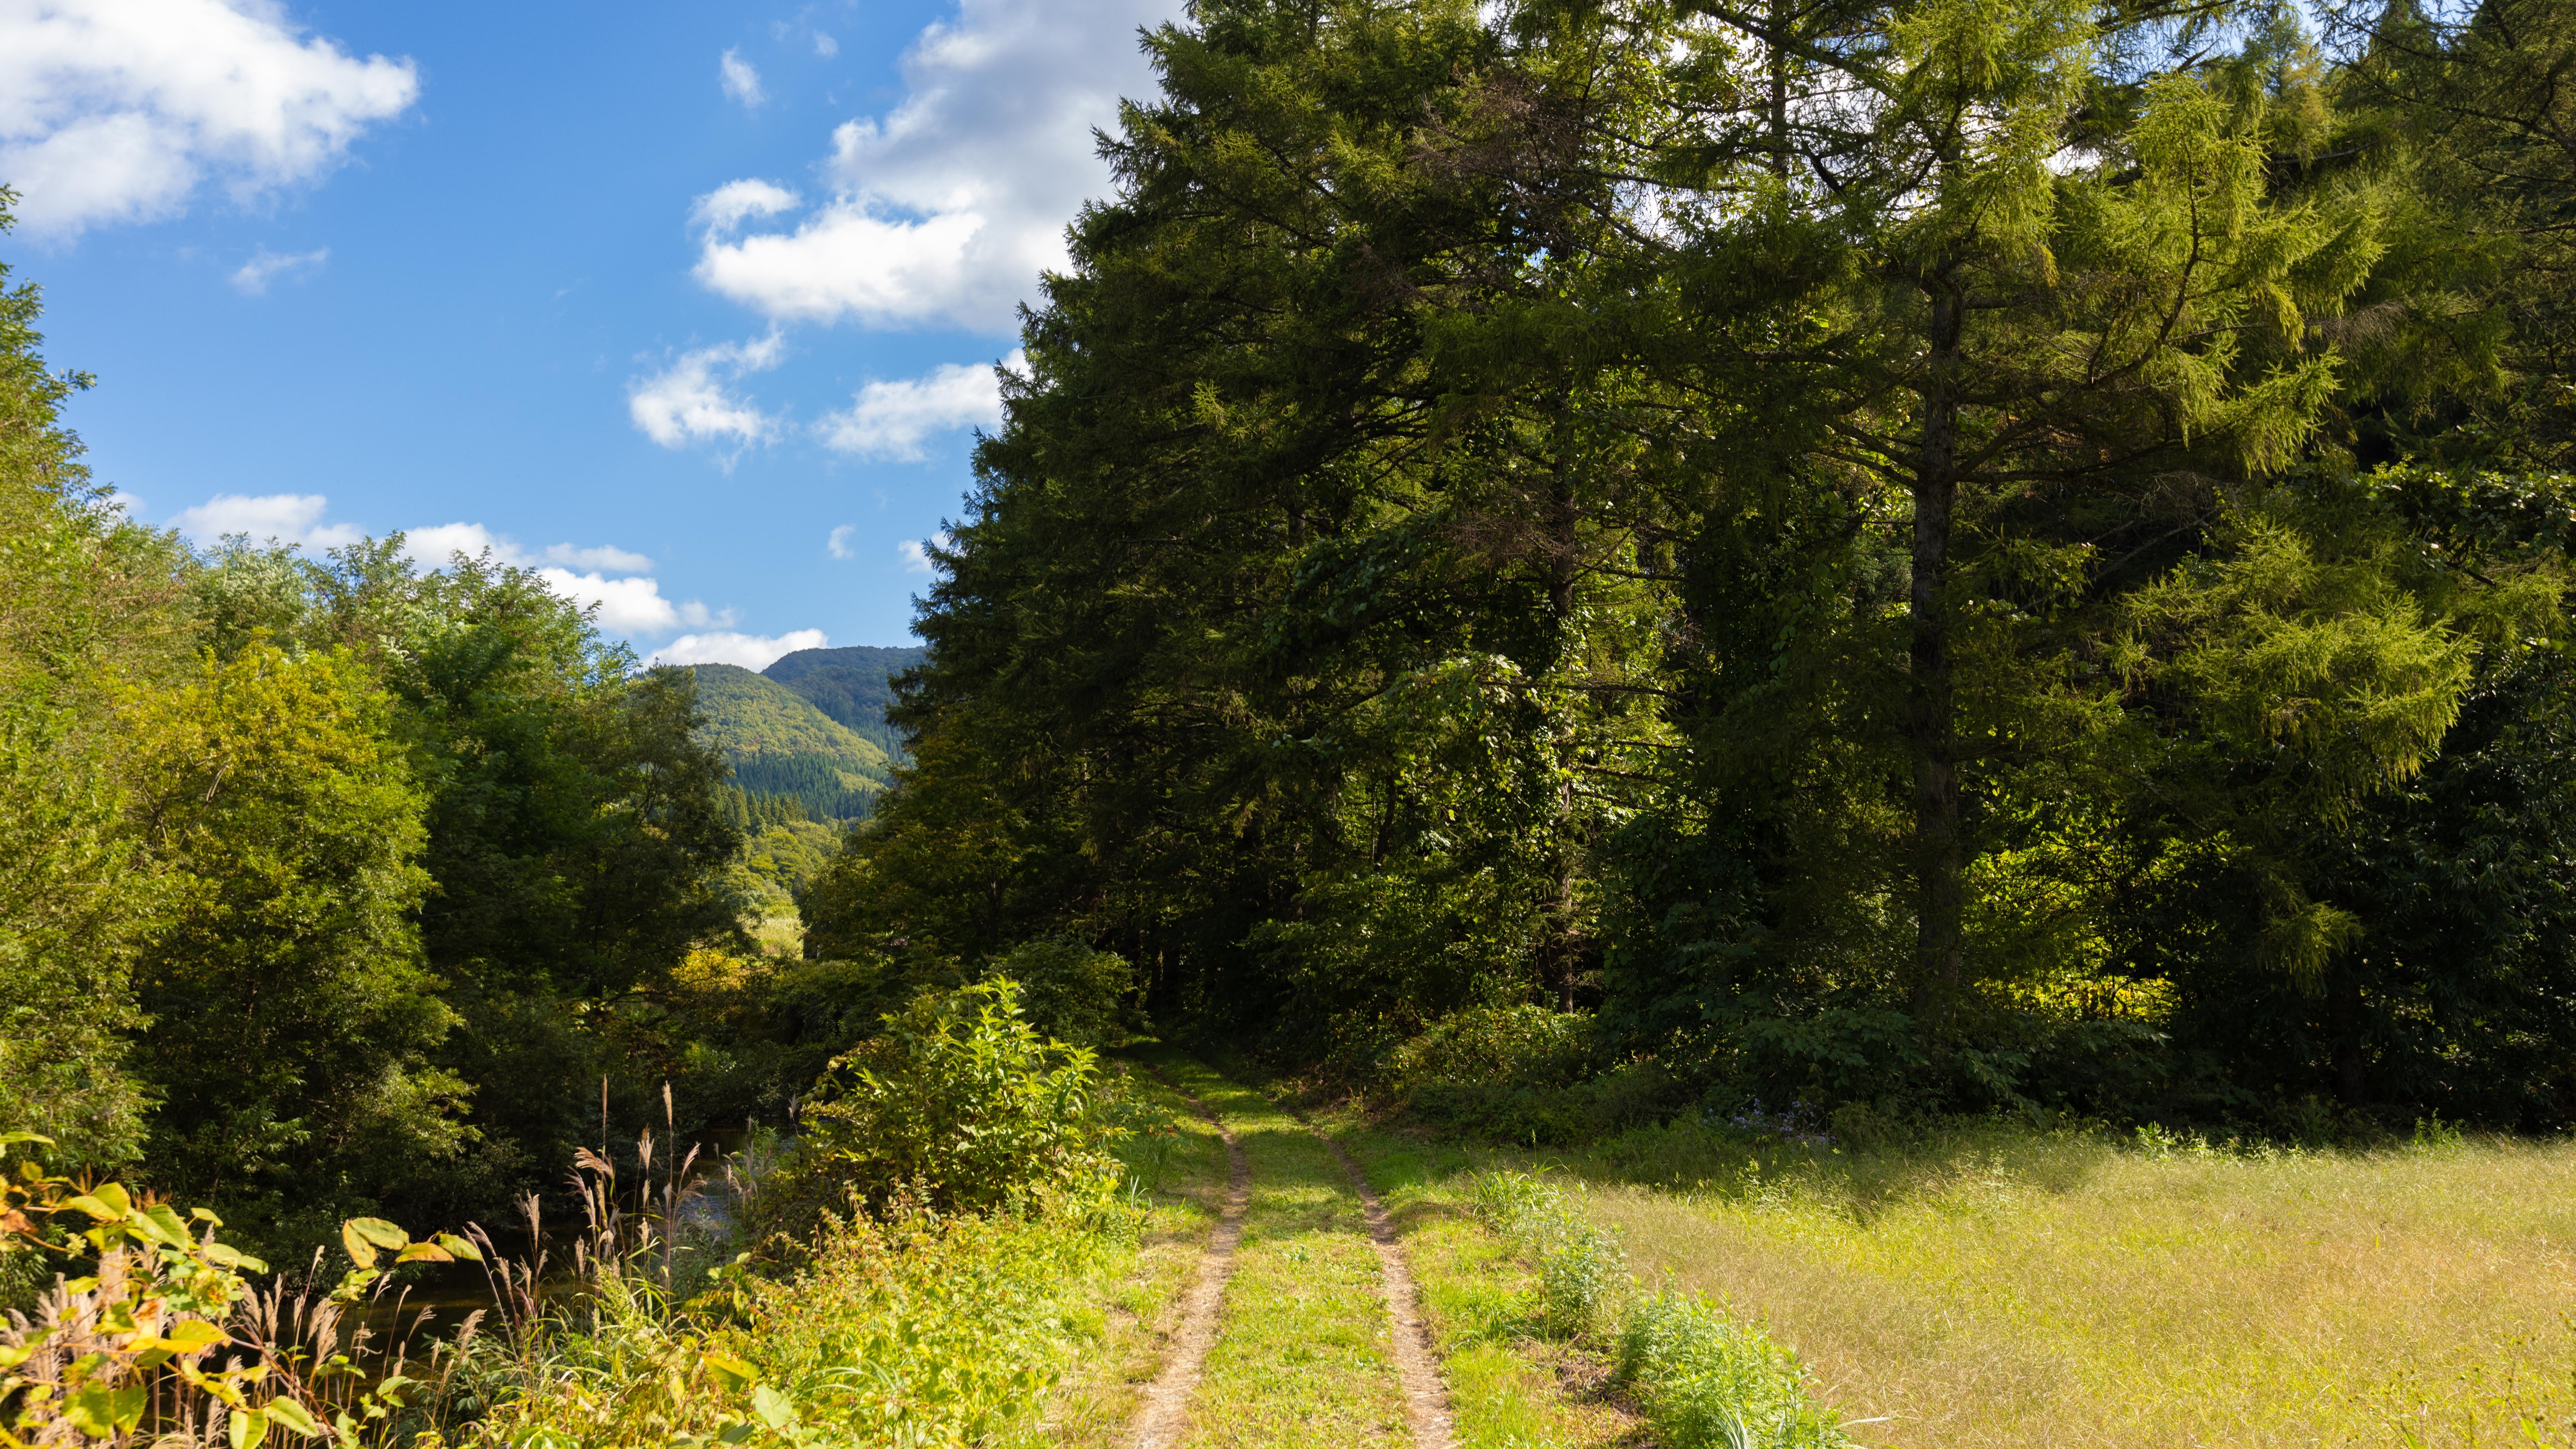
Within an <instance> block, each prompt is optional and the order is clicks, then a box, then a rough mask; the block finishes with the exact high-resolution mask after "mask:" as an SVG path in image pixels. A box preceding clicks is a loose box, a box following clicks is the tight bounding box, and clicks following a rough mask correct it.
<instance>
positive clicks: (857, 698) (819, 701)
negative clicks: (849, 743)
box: [761, 644, 927, 762]
mask: <svg viewBox="0 0 2576 1449" xmlns="http://www.w3.org/2000/svg"><path fill="white" fill-rule="evenodd" d="M926 652H927V651H926V650H922V649H917V648H916V649H886V648H878V647H875V646H872V645H865V644H859V645H852V646H850V647H848V648H844V649H799V650H797V651H796V652H795V653H793V654H790V655H787V656H785V657H784V658H781V659H779V660H778V661H777V662H776V663H774V664H771V665H770V666H769V667H768V668H767V669H764V670H762V671H761V673H762V674H764V675H767V676H768V677H769V678H771V679H774V680H776V681H778V682H779V683H781V684H783V685H786V686H787V687H788V688H789V689H792V690H794V691H796V692H797V693H798V694H800V695H803V696H804V697H805V698H806V699H807V700H809V701H811V702H812V703H813V705H814V707H815V708H816V709H819V710H821V711H822V712H823V713H825V714H827V715H830V716H831V717H832V718H833V719H835V720H837V721H839V722H840V723H841V724H843V725H845V726H847V727H848V728H849V729H850V731H851V732H852V733H854V734H856V735H858V736H859V737H860V738H862V739H865V740H868V741H870V742H872V743H874V744H875V745H876V746H877V747H878V748H879V749H882V750H884V751H885V752H886V754H887V755H888V756H890V757H892V758H893V759H894V760H896V761H897V762H901V761H902V760H903V759H904V758H905V755H904V741H903V732H902V731H901V730H899V729H896V728H895V727H894V726H893V725H891V724H888V723H887V722H886V710H887V709H888V708H889V707H891V706H892V705H893V703H894V680H895V677H896V676H897V675H900V674H902V673H903V672H904V671H906V670H908V669H912V668H914V667H915V666H917V665H919V664H920V663H921V661H922V657H923V655H924V654H925V653H926Z"/></svg>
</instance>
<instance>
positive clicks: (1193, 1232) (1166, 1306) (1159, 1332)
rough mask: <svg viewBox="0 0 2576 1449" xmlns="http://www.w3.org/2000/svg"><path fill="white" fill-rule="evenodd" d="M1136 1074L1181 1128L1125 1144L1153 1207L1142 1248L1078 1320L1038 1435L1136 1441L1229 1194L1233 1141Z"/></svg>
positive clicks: (1053, 1439) (1056, 1440)
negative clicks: (1134, 1426) (1228, 1149)
mask: <svg viewBox="0 0 2576 1449" xmlns="http://www.w3.org/2000/svg"><path fill="white" fill-rule="evenodd" d="M1119 1066H1120V1067H1121V1068H1122V1069H1125V1064H1119ZM1128 1080H1129V1081H1130V1082H1131V1083H1132V1084H1133V1086H1132V1090H1133V1091H1134V1092H1135V1093H1136V1095H1137V1096H1138V1097H1139V1098H1140V1099H1142V1100H1143V1101H1145V1102H1148V1103H1151V1104H1153V1105H1154V1106H1157V1107H1160V1108H1162V1109H1163V1110H1164V1111H1166V1112H1167V1113H1169V1114H1170V1117H1169V1120H1170V1122H1171V1125H1172V1126H1173V1127H1174V1128H1175V1129H1176V1135H1175V1136H1174V1137H1173V1138H1172V1139H1171V1145H1170V1146H1169V1147H1168V1148H1167V1149H1165V1150H1164V1151H1162V1152H1160V1153H1157V1152H1154V1151H1151V1150H1147V1149H1146V1147H1145V1144H1142V1143H1137V1142H1132V1141H1131V1142H1129V1143H1125V1144H1122V1147H1121V1155H1122V1156H1123V1157H1126V1158H1127V1159H1128V1167H1129V1170H1130V1173H1131V1178H1130V1180H1131V1182H1136V1185H1137V1186H1138V1187H1139V1188H1140V1189H1142V1190H1143V1191H1144V1192H1145V1194H1146V1197H1147V1199H1148V1200H1149V1201H1150V1203H1151V1204H1152V1213H1151V1216H1150V1217H1148V1218H1147V1219H1146V1221H1145V1223H1144V1225H1143V1227H1142V1230H1141V1231H1140V1232H1139V1234H1138V1237H1137V1244H1136V1248H1135V1251H1134V1252H1133V1253H1132V1254H1130V1255H1128V1256H1126V1257H1125V1258H1124V1259H1123V1260H1121V1261H1120V1262H1119V1263H1117V1264H1116V1266H1115V1271H1114V1272H1111V1273H1105V1274H1103V1275H1102V1276H1101V1278H1100V1279H1099V1280H1098V1282H1097V1285H1096V1287H1095V1289H1094V1291H1093V1293H1092V1294H1091V1295H1089V1297H1088V1298H1087V1300H1086V1301H1085V1302H1084V1304H1083V1308H1084V1311H1083V1312H1082V1313H1081V1314H1080V1315H1079V1316H1078V1318H1077V1319H1076V1321H1073V1322H1071V1323H1070V1324H1069V1327H1070V1329H1071V1332H1072V1337H1073V1338H1074V1340H1075V1344H1074V1350H1073V1352H1072V1354H1071V1355H1070V1359H1071V1362H1070V1363H1069V1365H1068V1367H1067V1368H1066V1370H1065V1374H1064V1377H1063V1378H1062V1379H1061V1380H1059V1381H1058V1382H1057V1384H1056V1386H1055V1388H1054V1390H1053V1391H1052V1392H1051V1393H1050V1394H1049V1395H1048V1398H1047V1405H1046V1410H1045V1413H1044V1416H1043V1419H1042V1427H1041V1430H1040V1432H1039V1433H1038V1434H1037V1435H1035V1436H1032V1437H1033V1438H1034V1440H1035V1441H1036V1442H1043V1443H1050V1444H1062V1445H1081V1446H1106V1445H1112V1444H1124V1443H1126V1442H1127V1438H1128V1423H1129V1420H1130V1419H1132V1418H1133V1417H1134V1415H1135V1412H1136V1404H1137V1399H1138V1396H1139V1395H1140V1394H1142V1393H1143V1391H1144V1388H1145V1386H1146V1385H1147V1384H1149V1383H1151V1382H1152V1381H1153V1378H1154V1375H1155V1373H1156V1371H1158V1370H1159V1369H1160V1368H1161V1367H1162V1362H1163V1345H1164V1340H1165V1339H1166V1338H1167V1337H1168V1336H1169V1335H1170V1333H1171V1332H1172V1330H1173V1329H1174V1328H1175V1327H1176V1326H1177V1324H1178V1319H1179V1314H1180V1297H1181V1294H1182V1292H1183V1290H1184V1289H1186V1288H1187V1287H1188V1285H1189V1281H1190V1274H1191V1272H1192V1270H1193V1269H1195V1268H1196V1266H1197V1264H1198V1256H1199V1251H1200V1249H1201V1248H1202V1246H1204V1244H1205V1243H1206V1241H1207V1234H1208V1230H1209V1229H1210V1228H1211V1227H1213V1226H1214V1225H1215V1223H1216V1217H1217V1211H1218V1207H1219V1205H1220V1204H1221V1203H1222V1202H1223V1201H1224V1199H1225V1169H1226V1164H1225V1144H1224V1143H1223V1141H1221V1140H1220V1139H1219V1138H1218V1136H1217V1132H1216V1129H1215V1128H1214V1127H1212V1126H1210V1125H1209V1124H1208V1122H1207V1119H1205V1118H1203V1117H1201V1116H1199V1115H1198V1114H1197V1113H1196V1112H1193V1111H1191V1110H1190V1108H1189V1104H1188V1103H1187V1102H1185V1101H1184V1100H1183V1099H1182V1098H1181V1096H1180V1094H1179V1093H1177V1092H1175V1091H1173V1090H1172V1089H1171V1088H1170V1087H1169V1086H1166V1085H1165V1084H1163V1083H1162V1082H1161V1081H1160V1080H1158V1079H1156V1078H1155V1077H1153V1076H1152V1075H1150V1074H1147V1073H1145V1072H1142V1071H1135V1070H1132V1069H1128ZM1138 1178H1142V1179H1144V1180H1143V1181H1141V1182H1137V1179H1138Z"/></svg>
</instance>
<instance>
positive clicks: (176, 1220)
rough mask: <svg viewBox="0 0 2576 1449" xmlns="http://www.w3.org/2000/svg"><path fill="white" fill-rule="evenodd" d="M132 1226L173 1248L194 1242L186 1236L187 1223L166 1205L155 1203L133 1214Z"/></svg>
mask: <svg viewBox="0 0 2576 1449" xmlns="http://www.w3.org/2000/svg"><path fill="white" fill-rule="evenodd" d="M134 1225H135V1226H136V1227H139V1228H142V1229H144V1230H145V1231H146V1232H148V1233H150V1234H151V1235H152V1236H153V1237H155V1238H157V1239H159V1240H160V1241H161V1242H163V1243H165V1244H168V1245H169V1246H171V1247H173V1248H185V1247H188V1246H189V1245H190V1244H191V1243H192V1242H193V1241H194V1240H193V1239H192V1238H190V1237H189V1236H188V1225H187V1223H186V1222H185V1221H183V1220H181V1218H180V1217H179V1215H178V1214H177V1213H175V1212H173V1211H171V1209H170V1205H169V1204H168V1203H155V1204H153V1205H152V1206H150V1207H148V1208H145V1209H144V1210H143V1211H141V1212H139V1213H137V1214H135V1215H134Z"/></svg>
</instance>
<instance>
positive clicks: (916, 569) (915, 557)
mask: <svg viewBox="0 0 2576 1449" xmlns="http://www.w3.org/2000/svg"><path fill="white" fill-rule="evenodd" d="M921 544H922V541H921V540H920V539H917V538H907V539H905V540H904V541H903V542H901V543H898V544H896V545H895V546H894V552H895V557H897V558H900V559H902V560H903V571H904V572H905V573H908V574H935V573H937V572H939V563H938V561H937V560H935V559H933V558H932V557H931V556H930V548H936V549H940V550H942V551H945V550H947V549H948V548H949V547H951V541H950V539H949V537H948V535H947V534H946V533H945V532H940V533H934V534H932V535H931V536H930V548H924V547H922V546H921Z"/></svg>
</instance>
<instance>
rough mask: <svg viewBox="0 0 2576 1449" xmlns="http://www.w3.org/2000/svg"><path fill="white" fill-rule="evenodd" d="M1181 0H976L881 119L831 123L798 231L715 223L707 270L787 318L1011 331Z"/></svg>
mask: <svg viewBox="0 0 2576 1449" xmlns="http://www.w3.org/2000/svg"><path fill="white" fill-rule="evenodd" d="M1180 8H1181V7H1180V5H1179V4H1178V3H1177V0H962V3H961V5H960V8H959V15H958V18H957V19H956V20H955V21H954V22H943V23H941V24H937V25H933V26H931V27H930V28H929V29H927V30H925V31H923V32H922V34H921V38H920V39H919V41H917V42H916V43H915V44H914V46H913V48H912V49H911V50H910V51H909V52H907V53H906V55H905V56H904V61H903V71H904V80H905V83H906V85H907V88H908V93H907V95H906V97H905V99H904V101H903V102H902V104H900V105H898V106H897V107H896V108H895V109H894V110H893V111H892V112H891V113H889V114H887V115H886V116H885V117H884V118H883V119H882V120H880V119H875V118H866V119H860V120H854V121H850V122H848V123H846V124H844V125H842V126H841V127H840V128H839V129H838V130H836V131H834V132H833V134H832V142H833V154H832V159H831V162H830V163H829V166H828V168H827V169H828V172H829V175H830V177H831V180H832V183H833V187H834V193H833V196H832V198H831V200H830V201H828V202H827V203H826V204H825V205H824V206H822V207H821V208H820V209H819V210H817V211H816V212H814V213H813V214H812V215H810V216H808V217H806V218H805V220H804V221H803V222H801V223H800V224H799V225H798V226H797V227H796V228H795V229H794V230H793V231H772V232H759V233H754V234H752V235H748V236H743V237H740V238H733V237H728V236H726V235H723V234H721V233H719V232H715V231H710V232H709V234H708V236H707V237H706V240H705V242H704V245H703V248H702V250H701V252H700V254H699V258H698V267H697V275H698V278H699V280H700V281H702V282H703V283H705V284H706V285H707V286H708V287H710V288H712V289H714V290H715V291H717V292H719V293H721V294H723V295H724V296H727V297H730V298H733V299H734V300H736V301H739V302H742V303H744V304H745V305H747V306H750V307H754V308H756V309H758V310H759V311H761V312H762V313H764V314H766V315H767V316H769V317H772V318H774V319H779V320H796V321H816V322H832V321H839V320H842V319H848V320H852V321H856V322H859V323H862V324H864V325H868V326H879V327H884V326H908V325H916V324H945V325H951V326H957V327H964V328H967V329H970V330H973V331H978V332H987V333H1008V332H1010V331H1011V330H1012V328H1013V327H1014V325H1015V323H1016V311H1015V309H1016V306H1017V304H1018V302H1019V301H1020V299H1021V298H1023V297H1025V296H1027V295H1029V293H1030V292H1031V291H1032V289H1033V288H1034V287H1035V285H1036V282H1037V278H1038V274H1039V273H1040V272H1042V271H1046V270H1050V269H1061V268H1062V267H1063V266H1064V265H1065V262H1066V258H1065V251H1064V228H1065V225H1066V224H1067V223H1068V222H1070V221H1071V220H1072V219H1073V216H1074V213H1075V212H1076V211H1077V210H1078V209H1080V207H1081V205H1082V203H1083V201H1084V200H1085V199H1086V198H1088V197H1091V196H1095V195H1099V194H1101V193H1103V192H1105V191H1106V190H1107V189H1108V186H1109V179H1110V178H1109V172H1108V168H1107V166H1106V165H1105V164H1104V163H1103V162H1102V161H1101V160H1100V158H1099V157H1098V156H1096V155H1094V154H1093V151H1092V132H1093V130H1094V128H1107V127H1110V126H1114V125H1115V124H1116V121H1117V108H1118V99H1119V97H1120V96H1122V95H1141V94H1146V93H1149V92H1150V91H1151V90H1152V88H1153V75H1152V72H1151V71H1150V69H1149V68H1148V67H1147V66H1146V64H1145V61H1144V58H1143V56H1142V55H1141V54H1140V52H1139V50H1138V47H1137V44H1136V30H1137V27H1139V26H1149V25H1153V24H1156V23H1159V22H1161V21H1164V20H1167V19H1170V18H1172V17H1173V16H1175V15H1176V14H1178V13H1179V11H1180Z"/></svg>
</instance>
